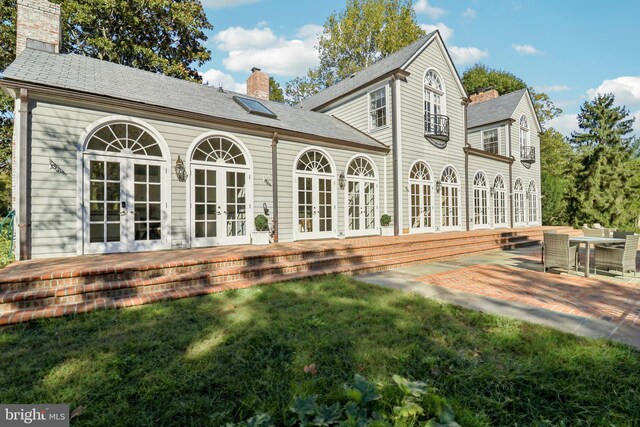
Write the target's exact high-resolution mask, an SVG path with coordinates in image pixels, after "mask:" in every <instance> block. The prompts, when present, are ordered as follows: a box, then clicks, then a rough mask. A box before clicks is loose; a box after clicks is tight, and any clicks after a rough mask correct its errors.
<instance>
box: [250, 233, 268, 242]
mask: <svg viewBox="0 0 640 427" xmlns="http://www.w3.org/2000/svg"><path fill="white" fill-rule="evenodd" d="M251 243H252V244H254V245H268V244H269V232H268V231H253V232H252V233H251Z"/></svg>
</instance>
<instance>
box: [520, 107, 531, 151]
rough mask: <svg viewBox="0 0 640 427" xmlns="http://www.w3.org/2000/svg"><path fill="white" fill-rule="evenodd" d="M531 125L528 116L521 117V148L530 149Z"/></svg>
mask: <svg viewBox="0 0 640 427" xmlns="http://www.w3.org/2000/svg"><path fill="white" fill-rule="evenodd" d="M529 145H530V144H529V123H528V121H527V116H525V115H523V116H522V117H520V147H529Z"/></svg>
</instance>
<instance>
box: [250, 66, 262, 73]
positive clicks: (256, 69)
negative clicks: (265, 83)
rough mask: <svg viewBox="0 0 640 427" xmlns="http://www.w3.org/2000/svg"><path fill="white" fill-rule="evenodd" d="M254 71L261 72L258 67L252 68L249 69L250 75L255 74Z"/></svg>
mask: <svg viewBox="0 0 640 427" xmlns="http://www.w3.org/2000/svg"><path fill="white" fill-rule="evenodd" d="M256 71H262V70H261V69H260V68H258V67H253V68H252V69H251V72H252V73H255V72H256Z"/></svg>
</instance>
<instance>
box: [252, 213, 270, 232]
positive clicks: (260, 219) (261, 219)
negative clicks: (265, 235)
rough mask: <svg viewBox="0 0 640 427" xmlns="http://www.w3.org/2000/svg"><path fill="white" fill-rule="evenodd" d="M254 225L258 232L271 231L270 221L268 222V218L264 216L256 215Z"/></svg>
mask: <svg viewBox="0 0 640 427" xmlns="http://www.w3.org/2000/svg"><path fill="white" fill-rule="evenodd" d="M253 223H254V225H255V226H256V231H269V220H267V217H266V216H264V215H262V214H260V215H256V218H255V220H254V221H253Z"/></svg>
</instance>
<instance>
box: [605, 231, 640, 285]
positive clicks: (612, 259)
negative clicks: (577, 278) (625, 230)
mask: <svg viewBox="0 0 640 427" xmlns="http://www.w3.org/2000/svg"><path fill="white" fill-rule="evenodd" d="M638 240H640V236H635V235H631V236H626V237H625V239H624V246H623V247H608V246H600V245H599V246H598V247H597V248H596V257H595V264H596V265H595V268H596V270H607V271H609V270H616V271H621V272H622V277H624V273H626V272H627V271H632V272H633V275H634V276H635V275H636V252H637V251H638Z"/></svg>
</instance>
